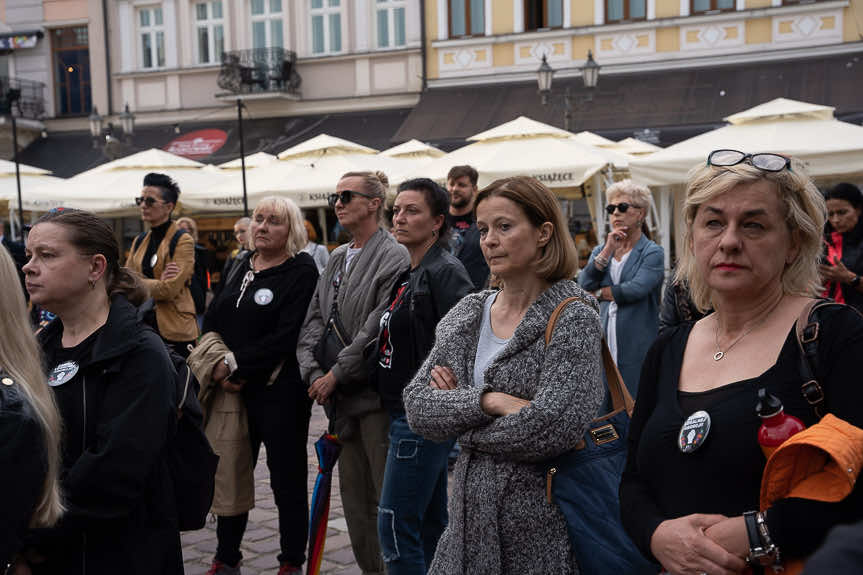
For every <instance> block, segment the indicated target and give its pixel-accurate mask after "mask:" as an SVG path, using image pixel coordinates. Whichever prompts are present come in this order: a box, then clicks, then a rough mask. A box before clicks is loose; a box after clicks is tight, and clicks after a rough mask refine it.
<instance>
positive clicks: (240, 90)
mask: <svg viewBox="0 0 863 575" xmlns="http://www.w3.org/2000/svg"><path fill="white" fill-rule="evenodd" d="M301 83H302V78H300V75H299V74H298V73H297V54H296V53H295V52H292V51H290V50H284V49H282V48H253V49H251V50H235V51H233V52H224V53H222V69H221V70H220V71H219V79H218V84H219V87H220V88H222V89H224V90H228V91H229V92H231V93H233V94H257V93H266V92H281V93H286V94H299V90H300V84H301Z"/></svg>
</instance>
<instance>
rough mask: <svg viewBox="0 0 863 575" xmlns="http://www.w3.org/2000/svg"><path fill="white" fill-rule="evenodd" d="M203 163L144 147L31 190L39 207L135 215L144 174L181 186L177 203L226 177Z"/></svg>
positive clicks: (115, 214) (114, 214)
mask: <svg viewBox="0 0 863 575" xmlns="http://www.w3.org/2000/svg"><path fill="white" fill-rule="evenodd" d="M203 167H204V164H201V163H200V162H196V161H194V160H190V159H188V158H184V157H182V156H176V155H174V154H171V153H169V152H165V151H163V150H158V149H150V150H145V151H143V152H139V153H137V154H132V155H131V156H127V157H125V158H120V159H119V160H115V161H113V162H109V163H107V164H103V165H101V166H98V167H96V168H93V169H91V170H87V171H86V172H82V173H80V174H78V175H76V176H74V177H72V178H69V179H68V180H65V181H64V182H63V183H62V185H57V186H40V187H39V188H37V189H36V190H34V192H33V196H34V198H39V199H40V201H41V202H42V203H41V208H38V209H49V208H52V207H57V206H64V207H69V208H78V209H82V210H88V211H91V212H94V213H98V214H102V215H112V216H116V217H119V216H126V215H137V213H138V207H137V206H136V205H135V197H137V196H139V195H140V193H141V188H142V186H143V181H144V176H145V175H146V174H148V173H150V172H161V173H165V174H167V175H169V176H171V177H172V178H173V179H174V180H175V181H176V182H177V184H178V185H179V186H180V190H181V195H180V203H181V204H182V202H183V200H184V199H185V196H186V194H187V193H191V192H194V191H202V190H207V189H209V188H211V187H213V186H214V185H216V184H217V183H218V182H220V181H221V180H222V179H223V178H224V177H225V176H224V175H223V174H222V173H220V171H218V170H202V169H201V168H203Z"/></svg>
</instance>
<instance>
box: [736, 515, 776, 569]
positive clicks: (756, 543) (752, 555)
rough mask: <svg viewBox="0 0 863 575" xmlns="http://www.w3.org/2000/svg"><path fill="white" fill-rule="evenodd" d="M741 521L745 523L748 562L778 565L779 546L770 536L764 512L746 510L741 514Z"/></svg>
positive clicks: (763, 565) (765, 565) (764, 565)
mask: <svg viewBox="0 0 863 575" xmlns="http://www.w3.org/2000/svg"><path fill="white" fill-rule="evenodd" d="M743 521H744V523H745V524H746V535H747V536H748V537H749V557H747V559H746V560H747V561H748V562H749V563H750V564H754V565H761V566H762V567H767V566H769V565H780V559H779V548H778V547H776V545H775V544H774V543H773V540H772V539H771V538H770V532H769V531H768V529H767V522H766V521H765V520H764V514H763V513H761V512H759V511H746V512H745V513H744V514H743Z"/></svg>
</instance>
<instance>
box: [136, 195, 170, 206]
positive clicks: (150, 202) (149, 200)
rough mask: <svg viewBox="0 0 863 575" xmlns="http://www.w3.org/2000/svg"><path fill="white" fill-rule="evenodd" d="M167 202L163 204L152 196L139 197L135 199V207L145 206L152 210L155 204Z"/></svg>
mask: <svg viewBox="0 0 863 575" xmlns="http://www.w3.org/2000/svg"><path fill="white" fill-rule="evenodd" d="M166 203H167V202H163V201H161V200H157V199H156V198H154V197H152V196H141V197H138V198H135V205H137V206H140V205H141V204H145V205H146V206H147V207H148V208H152V207H153V206H155V205H156V204H166Z"/></svg>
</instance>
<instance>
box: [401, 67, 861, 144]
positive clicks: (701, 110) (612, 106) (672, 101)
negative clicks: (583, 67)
mask: <svg viewBox="0 0 863 575" xmlns="http://www.w3.org/2000/svg"><path fill="white" fill-rule="evenodd" d="M861 54H863V50H861V52H859V53H855V54H844V55H838V56H831V57H824V58H812V59H805V60H788V61H781V62H761V63H756V64H741V65H736V66H735V65H727V66H721V67H713V68H700V69H688V70H668V71H660V72H645V73H643V74H624V75H605V76H600V78H599V84H598V85H597V87H596V89H595V90H594V92H593V94H592V95H591V93H590V91H589V90H588V89H587V88H585V87H584V86H583V84H582V81H581V79H580V78H567V79H559V80H558V79H556V80H555V81H554V84H553V91H552V94H551V96H550V97H549V102H548V105H546V106H543V105H542V104H541V102H540V97H539V95H538V94H537V86H536V82H529V83H518V84H499V85H482V86H464V87H457V88H456V87H454V88H434V89H430V90H428V91H427V92H425V93H424V94H423V95H422V98H421V99H420V102H419V104H418V105H417V106H416V107H415V108H414V109H413V111H412V112H411V114H410V115H409V116H408V118H407V120H405V123H404V124H403V125H402V127H401V129H400V130H399V131H398V133H397V134H396V136H395V138H394V141H395V142H403V141H407V140H410V139H413V138H416V139H418V140H421V141H423V142H427V143H431V144H434V145H438V146H441V147H444V148H445V149H452V147H453V145H454V144H456V143H459V142H462V141H464V140H465V139H466V138H467V137H469V136H470V135H471V134H476V133H478V132H481V131H483V130H486V129H488V128H490V127H492V126H497V125H499V124H502V123H504V122H508V121H510V120H513V119H514V118H517V117H518V116H529V117H531V118H533V119H535V120H538V121H540V122H544V123H546V124H551V125H554V126H560V127H562V126H563V121H564V103H563V93H564V90H565V88H566V87H567V86H569V88H570V91H571V93H572V102H573V107H572V123H571V125H570V131H571V132H580V131H582V130H590V131H593V132H598V133H600V134H601V135H602V136H605V137H608V138H611V139H613V140H619V139H621V138H626V137H627V136H632V135H633V132H635V131H636V130H642V129H644V128H651V129H655V130H658V131H659V138H660V142H659V143H660V144H661V145H662V146H668V145H670V144H673V143H676V142H678V141H680V140H683V139H686V138H690V137H692V136H695V135H697V134H699V133H702V132H705V131H708V130H711V129H714V128H717V127H719V126H721V125H722V124H723V121H722V118H724V117H726V116H730V115H731V114H734V113H735V112H737V111H739V110H745V109H748V108H751V107H752V106H755V105H757V104H760V103H762V102H767V101H769V100H772V99H774V98H780V97H784V98H791V99H794V100H801V101H805V102H819V103H822V104H826V105H829V106H833V107H834V108H836V117H837V118H838V119H840V120H841V119H845V117H846V116H852V115H859V114H860V113H861V112H863V98H861V97H860V94H861V93H863V61H860V56H861ZM855 59H856V60H857V61H855ZM600 64H601V62H600Z"/></svg>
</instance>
